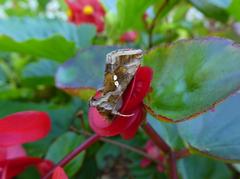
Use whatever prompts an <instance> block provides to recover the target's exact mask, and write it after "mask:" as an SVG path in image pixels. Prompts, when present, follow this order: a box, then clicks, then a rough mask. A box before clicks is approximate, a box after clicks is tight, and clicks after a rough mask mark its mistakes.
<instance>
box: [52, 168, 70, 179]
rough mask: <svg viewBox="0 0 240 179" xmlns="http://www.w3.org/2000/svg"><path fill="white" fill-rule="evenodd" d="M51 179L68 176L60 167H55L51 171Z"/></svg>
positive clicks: (64, 178)
mask: <svg viewBox="0 0 240 179" xmlns="http://www.w3.org/2000/svg"><path fill="white" fill-rule="evenodd" d="M52 179H68V176H67V175H66V173H65V172H64V170H63V169H62V168H61V167H57V168H56V169H55V170H54V172H53V176H52Z"/></svg>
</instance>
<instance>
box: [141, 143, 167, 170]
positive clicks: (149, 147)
mask: <svg viewBox="0 0 240 179" xmlns="http://www.w3.org/2000/svg"><path fill="white" fill-rule="evenodd" d="M144 150H145V151H146V152H147V153H148V154H149V155H150V156H151V157H152V158H154V159H156V160H157V161H159V164H158V165H157V170H158V171H159V172H163V171H164V167H163V165H162V164H163V163H164V155H163V153H162V152H161V151H160V150H159V148H158V147H157V146H156V145H155V144H154V143H153V141H151V140H149V141H148V142H147V143H146V145H145V147H144ZM151 163H152V161H151V160H149V159H148V158H144V159H143V160H142V161H141V164H140V166H141V167H142V168H145V167H147V166H149V165H150V164H151Z"/></svg>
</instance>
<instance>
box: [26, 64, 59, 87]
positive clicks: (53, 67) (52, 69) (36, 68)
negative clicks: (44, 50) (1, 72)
mask: <svg viewBox="0 0 240 179" xmlns="http://www.w3.org/2000/svg"><path fill="white" fill-rule="evenodd" d="M58 66H59V64H58V63H57V62H55V61H52V60H39V61H37V62H32V63H29V64H27V65H26V66H25V68H24V69H23V71H22V80H23V81H24V83H27V84H32V85H39V84H45V85H54V75H55V73H56V71H57V68H58Z"/></svg>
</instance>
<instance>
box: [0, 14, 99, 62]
mask: <svg viewBox="0 0 240 179" xmlns="http://www.w3.org/2000/svg"><path fill="white" fill-rule="evenodd" d="M94 36H95V28H94V27H93V26H91V25H81V26H76V25H73V24H69V23H67V22H64V21H60V20H50V19H44V18H29V17H26V18H10V19H6V20H0V50H1V51H8V52H19V53H26V54H30V55H34V56H39V57H46V58H49V59H53V60H59V61H63V60H66V59H68V58H70V57H72V56H73V55H74V54H75V53H76V51H77V50H78V49H79V48H83V47H87V46H89V45H90V44H91V41H92V39H93V37H94Z"/></svg>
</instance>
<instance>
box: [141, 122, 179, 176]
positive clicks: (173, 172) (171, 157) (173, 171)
mask: <svg viewBox="0 0 240 179" xmlns="http://www.w3.org/2000/svg"><path fill="white" fill-rule="evenodd" d="M143 130H144V131H145V132H146V133H147V134H148V136H149V137H150V138H151V139H152V141H153V142H154V143H155V144H156V145H157V146H158V147H159V149H160V150H162V151H163V152H164V153H165V154H166V155H167V156H168V165H169V178H170V179H178V175H177V165H176V162H177V159H176V156H175V152H174V151H172V149H171V148H170V146H169V145H168V144H167V143H166V142H165V141H164V140H163V139H162V138H161V137H160V136H159V135H158V133H156V132H155V130H154V129H153V128H152V127H151V126H150V124H149V123H146V124H145V125H144V126H143Z"/></svg>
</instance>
